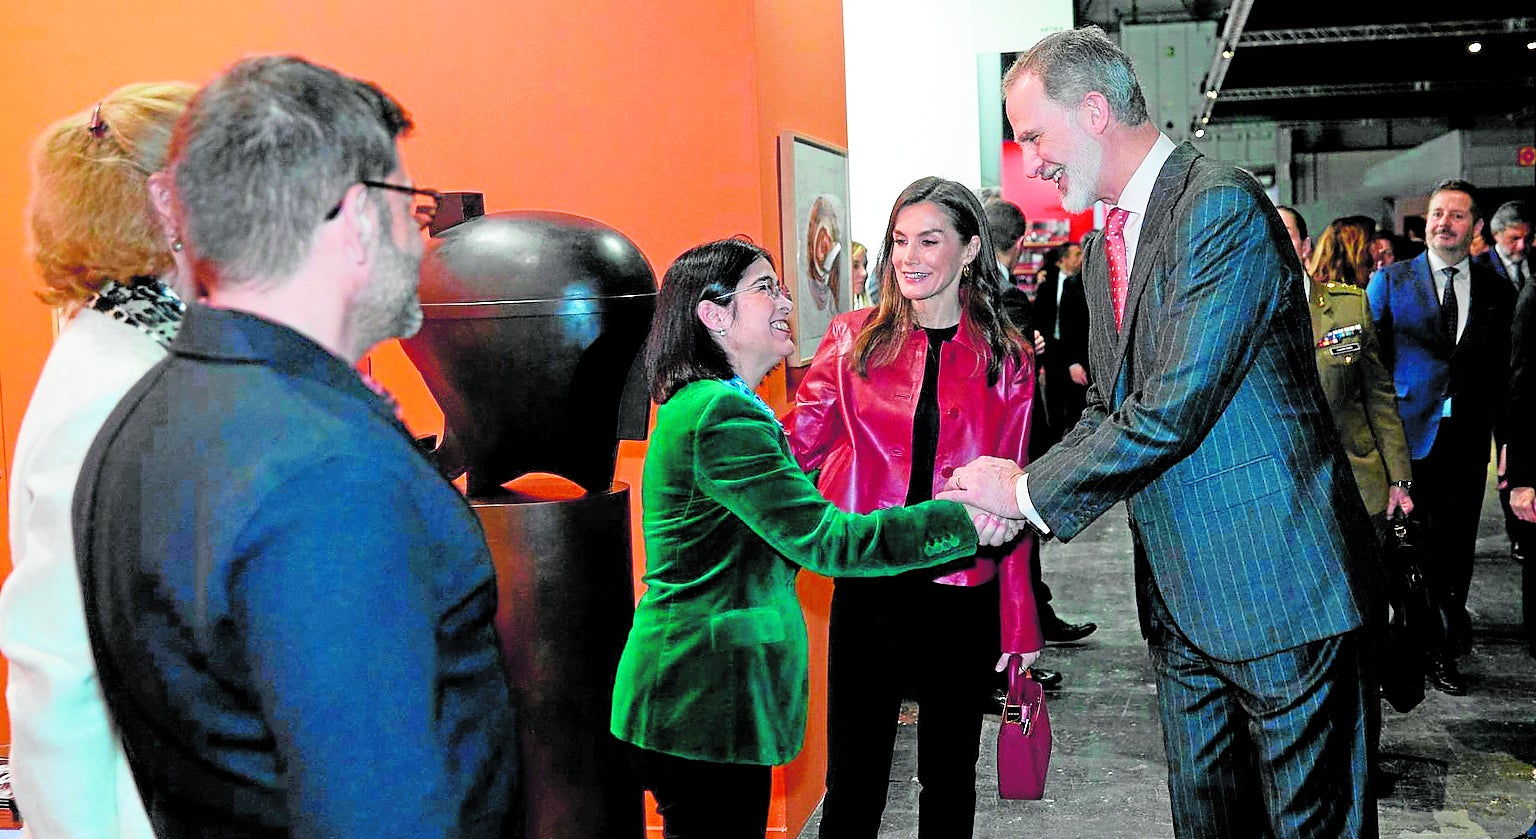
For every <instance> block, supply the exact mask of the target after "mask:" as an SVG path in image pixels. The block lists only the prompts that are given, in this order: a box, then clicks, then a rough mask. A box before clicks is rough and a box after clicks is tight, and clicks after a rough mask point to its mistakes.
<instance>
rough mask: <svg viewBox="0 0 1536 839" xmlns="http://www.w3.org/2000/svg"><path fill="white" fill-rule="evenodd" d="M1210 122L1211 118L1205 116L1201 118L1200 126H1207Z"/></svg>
mask: <svg viewBox="0 0 1536 839" xmlns="http://www.w3.org/2000/svg"><path fill="white" fill-rule="evenodd" d="M1210 121H1211V118H1210V117H1209V116H1203V117H1201V118H1200V124H1201V125H1206V124H1208V123H1209V122H1210Z"/></svg>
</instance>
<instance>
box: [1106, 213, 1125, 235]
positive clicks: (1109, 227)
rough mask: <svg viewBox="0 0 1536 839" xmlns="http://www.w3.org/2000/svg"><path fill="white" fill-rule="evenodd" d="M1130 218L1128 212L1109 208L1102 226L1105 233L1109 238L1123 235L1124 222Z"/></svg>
mask: <svg viewBox="0 0 1536 839" xmlns="http://www.w3.org/2000/svg"><path fill="white" fill-rule="evenodd" d="M1130 217H1131V214H1130V212H1129V211H1128V210H1125V209H1123V208H1121V207H1110V208H1109V218H1108V220H1107V221H1106V223H1105V226H1104V230H1105V232H1107V233H1108V234H1109V235H1111V236H1123V235H1125V222H1126V220H1127V219H1129V218H1130Z"/></svg>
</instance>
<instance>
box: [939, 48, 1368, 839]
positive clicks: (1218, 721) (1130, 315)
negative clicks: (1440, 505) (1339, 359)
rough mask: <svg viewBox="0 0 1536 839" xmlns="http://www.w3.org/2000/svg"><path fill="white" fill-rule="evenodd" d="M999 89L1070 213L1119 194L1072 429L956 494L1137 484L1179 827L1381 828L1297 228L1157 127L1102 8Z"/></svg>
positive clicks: (1090, 491)
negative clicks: (1293, 235)
mask: <svg viewBox="0 0 1536 839" xmlns="http://www.w3.org/2000/svg"><path fill="white" fill-rule="evenodd" d="M1003 89H1004V91H1005V93H1006V96H1007V113H1008V117H1009V121H1010V122H1011V123H1012V125H1013V130H1014V136H1015V138H1016V140H1017V141H1018V142H1019V144H1020V146H1021V147H1022V149H1023V160H1024V167H1025V173H1026V174H1028V175H1030V176H1032V177H1039V178H1045V179H1048V180H1054V181H1055V182H1056V184H1057V188H1058V189H1059V190H1060V192H1061V194H1062V204H1063V206H1064V207H1065V208H1066V209H1067V210H1069V211H1071V212H1081V211H1083V210H1085V209H1087V208H1088V207H1091V206H1092V205H1093V203H1094V202H1095V201H1099V200H1103V201H1104V202H1106V203H1107V204H1111V205H1113V208H1112V209H1111V210H1110V212H1109V224H1108V225H1107V228H1106V232H1105V234H1104V235H1093V236H1090V237H1089V238H1088V240H1087V241H1086V243H1085V246H1084V249H1085V257H1084V268H1083V280H1084V288H1085V291H1086V293H1087V297H1088V307H1089V336H1090V338H1089V366H1090V378H1091V380H1092V383H1093V384H1092V386H1091V387H1090V389H1089V394H1088V407H1087V410H1086V412H1085V413H1084V415H1083V418H1082V420H1081V421H1080V422H1079V423H1078V425H1077V426H1076V428H1074V429H1073V431H1072V432H1071V433H1070V434H1069V435H1068V436H1067V437H1066V438H1065V439H1064V440H1062V442H1061V443H1060V444H1058V445H1057V446H1055V447H1054V448H1052V449H1051V450H1050V451H1048V452H1046V453H1045V454H1044V455H1043V456H1041V457H1040V458H1039V459H1037V460H1036V461H1034V462H1033V463H1031V464H1030V465H1029V466H1028V467H1027V469H1021V468H1019V467H1018V466H1017V465H1015V464H1014V463H1012V462H1010V461H1006V460H999V459H988V458H983V459H981V460H978V461H976V462H975V463H972V464H971V465H968V466H966V467H962V468H961V469H958V470H956V471H955V473H954V476H953V477H952V478H951V480H950V487H951V491H950V492H946V493H944V497H958V498H965V499H968V500H971V501H973V502H975V503H978V504H980V505H981V506H985V507H988V508H990V509H993V510H994V511H996V512H998V513H1000V514H1003V515H1011V516H1014V517H1019V516H1022V517H1024V518H1027V519H1028V520H1029V521H1030V522H1031V523H1032V524H1033V525H1034V526H1035V527H1036V528H1037V529H1038V530H1040V531H1041V532H1042V533H1045V534H1048V535H1054V536H1056V537H1057V538H1060V539H1062V540H1068V539H1071V538H1072V537H1073V536H1075V535H1076V534H1077V533H1079V532H1080V531H1081V530H1082V529H1083V528H1084V527H1085V526H1087V525H1088V524H1089V523H1090V522H1092V521H1093V520H1094V519H1095V518H1097V517H1098V516H1099V515H1101V514H1103V513H1104V512H1105V511H1106V510H1107V509H1109V508H1110V507H1111V506H1113V505H1114V504H1115V503H1117V502H1119V501H1122V500H1123V501H1125V502H1126V504H1127V508H1128V511H1129V516H1130V527H1131V533H1132V535H1133V539H1134V553H1135V565H1136V577H1137V600H1138V606H1139V608H1140V613H1141V620H1142V628H1143V632H1144V634H1145V635H1146V637H1147V642H1148V645H1149V647H1150V650H1151V657H1152V662H1153V665H1154V668H1155V670H1156V672H1157V683H1158V700H1159V706H1160V709H1161V715H1162V723H1163V739H1164V745H1165V748H1166V751H1167V755H1168V769H1169V779H1168V787H1169V793H1170V798H1171V800H1172V806H1173V821H1174V830H1175V834H1176V835H1177V836H1179V837H1236V836H1265V835H1273V836H1276V837H1329V839H1336V837H1344V836H1351V837H1354V836H1370V837H1374V836H1375V835H1376V832H1377V822H1376V808H1375V802H1374V800H1373V799H1372V797H1371V795H1370V792H1369V789H1368V784H1367V780H1368V775H1369V772H1368V762H1369V761H1368V755H1367V753H1368V750H1369V741H1370V740H1371V739H1372V737H1373V735H1372V733H1371V732H1372V729H1373V725H1372V721H1373V720H1374V718H1375V715H1376V708H1377V707H1378V706H1377V698H1376V693H1375V689H1374V686H1373V680H1372V679H1370V678H1369V673H1368V668H1367V666H1366V658H1365V646H1366V645H1365V641H1364V635H1365V634H1366V633H1365V630H1364V629H1362V627H1363V626H1365V625H1366V623H1367V622H1368V621H1369V619H1370V617H1371V616H1372V615H1373V614H1374V612H1375V610H1376V609H1377V608H1378V603H1379V602H1380V597H1379V594H1378V593H1379V590H1380V574H1379V571H1378V568H1377V564H1376V563H1377V559H1376V556H1375V548H1374V539H1373V536H1372V533H1371V527H1370V523H1369V521H1368V519H1367V516H1366V512H1365V509H1364V507H1363V506H1362V504H1361V502H1360V498H1359V495H1358V493H1357V492H1356V490H1355V484H1354V478H1353V477H1352V476H1351V473H1350V469H1349V466H1348V463H1347V461H1346V460H1345V458H1344V453H1343V450H1342V448H1341V447H1340V444H1339V442H1338V437H1337V435H1336V434H1334V433H1333V430H1332V426H1331V420H1330V419H1329V416H1328V408H1327V403H1326V402H1325V400H1324V397H1323V392H1322V388H1321V386H1320V385H1319V383H1318V378H1317V370H1316V367H1315V365H1314V364H1313V361H1312V354H1313V352H1314V349H1313V347H1312V337H1311V325H1310V321H1309V320H1308V314H1307V308H1306V300H1305V297H1304V293H1303V289H1304V288H1305V284H1304V283H1303V282H1302V269H1301V265H1300V263H1298V262H1297V259H1296V254H1295V251H1294V250H1293V249H1292V247H1291V245H1290V241H1289V239H1288V237H1287V234H1286V230H1285V226H1284V224H1283V223H1282V222H1281V219H1280V217H1279V215H1278V214H1277V213H1276V212H1275V210H1274V206H1273V205H1272V204H1271V202H1270V201H1269V200H1268V198H1266V196H1265V195H1264V193H1263V191H1262V190H1261V189H1260V187H1259V186H1258V184H1257V183H1255V182H1254V181H1253V179H1252V178H1251V177H1249V176H1248V175H1247V174H1245V173H1242V172H1240V171H1239V170H1236V169H1234V168H1232V167H1230V166H1226V165H1223V164H1220V163H1217V162H1215V161H1212V160H1210V159H1208V158H1205V157H1202V156H1201V155H1200V154H1199V152H1197V151H1195V149H1194V147H1192V146H1190V145H1187V144H1186V145H1183V146H1177V147H1176V146H1175V145H1174V143H1173V142H1172V141H1171V140H1169V139H1168V138H1167V137H1166V136H1164V135H1163V134H1162V133H1161V132H1159V131H1158V130H1157V128H1156V126H1155V125H1153V124H1152V123H1151V122H1150V121H1149V120H1148V116H1147V112H1146V104H1145V100H1144V98H1143V96H1142V93H1141V89H1140V85H1139V83H1138V82H1137V79H1136V74H1135V70H1134V69H1133V68H1132V66H1131V64H1130V61H1129V59H1128V58H1126V56H1125V54H1124V53H1123V52H1121V51H1120V50H1119V48H1118V47H1116V46H1115V45H1114V43H1113V42H1111V41H1110V40H1109V39H1108V38H1107V37H1106V36H1105V35H1104V33H1103V32H1102V31H1101V30H1099V29H1097V28H1095V27H1089V28H1086V29H1082V30H1075V31H1066V32H1057V33H1054V34H1052V35H1049V36H1047V37H1046V38H1044V39H1043V40H1041V42H1040V43H1039V44H1038V45H1036V46H1035V47H1034V48H1033V49H1032V50H1030V51H1029V52H1028V53H1026V54H1024V55H1023V56H1022V57H1020V59H1019V61H1018V62H1017V63H1016V64H1015V65H1014V67H1013V68H1012V69H1011V70H1010V71H1009V73H1008V75H1007V76H1006V77H1005V78H1004V82H1003Z"/></svg>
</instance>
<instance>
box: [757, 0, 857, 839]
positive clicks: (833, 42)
mask: <svg viewBox="0 0 1536 839" xmlns="http://www.w3.org/2000/svg"><path fill="white" fill-rule="evenodd" d="M756 22H757V33H756V34H757V55H758V99H757V101H758V121H759V129H760V130H759V131H758V150H759V171H760V178H759V181H758V182H759V184H760V186H761V190H762V193H761V195H762V198H761V206H762V229H763V236H764V239H763V241H764V242H766V243H768V246H769V248H770V249H771V250H773V251H774V252H776V253H778V254H779V256H780V257H781V258H780V261H779V264H780V267H781V269H782V266H783V264H784V260H783V258H782V257H783V251H782V249H781V248H780V247H779V244H780V243H779V227H780V225H779V188H778V178H777V177H776V174H777V160H778V152H777V143H778V133H779V132H780V131H784V130H794V131H798V132H800V133H802V134H808V135H810V136H812V137H815V138H816V139H819V140H824V141H826V142H829V143H832V144H833V145H837V146H841V147H842V148H845V149H846V148H847V147H848V122H847V116H846V115H847V112H848V102H847V88H846V86H845V84H844V71H843V14H842V3H841V0H773V2H767V0H760V1H759V2H758V3H757V4H756ZM781 369H782V368H781ZM783 394H784V377H783V375H782V374H775V375H774V376H773V377H771V378H770V381H769V384H768V386H767V387H765V388H764V395H765V398H766V399H768V400H769V402H770V403H772V404H775V405H778V404H780V403H779V402H777V401H776V400H777V399H780V398H783ZM786 407H787V406H786ZM799 592H800V600H801V604H802V606H803V607H804V610H805V621H806V628H807V629H808V630H809V633H810V641H811V694H810V698H811V708H810V713H809V715H808V716H807V720H808V722H807V725H806V733H805V749H804V750H803V751H802V752H801V753H800V757H798V758H797V759H796V760H795V761H794V762H793V763H791V764H789V765H788V766H786V767H784V769H783V770H782V771H780V772H778V773H777V774H778V775H779V778H778V779H777V780H778V781H779V782H780V783H781V784H782V787H783V790H784V805H785V811H786V820H787V824H786V833H785V834H784V835H786V836H790V837H794V836H799V835H800V829H801V827H802V826H803V825H804V823H805V820H806V818H808V817H809V815H810V814H811V812H812V811H814V810H815V809H816V805H817V803H819V802H820V800H821V794H822V790H823V789H824V781H825V779H826V769H827V754H826V753H827V747H826V743H827V713H826V707H827V670H826V661H827V652H826V645H827V619H828V615H829V611H830V607H831V602H832V584H831V581H830V580H828V579H826V578H825V577H820V576H817V575H815V574H811V573H809V572H806V573H802V574H801V575H800V580H799ZM775 800H776V801H777V796H776V797H775ZM770 824H776V822H775V821H770Z"/></svg>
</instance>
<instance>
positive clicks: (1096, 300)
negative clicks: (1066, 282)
mask: <svg viewBox="0 0 1536 839" xmlns="http://www.w3.org/2000/svg"><path fill="white" fill-rule="evenodd" d="M1082 279H1083V297H1084V298H1085V299H1086V301H1087V303H1088V358H1089V359H1090V361H1089V366H1090V367H1091V368H1092V376H1093V379H1094V380H1095V381H1101V382H1103V383H1104V390H1103V391H1102V396H1103V398H1104V399H1105V401H1106V402H1108V403H1109V404H1111V405H1113V404H1115V401H1114V394H1115V381H1116V379H1118V377H1119V370H1120V367H1119V365H1118V364H1113V365H1112V362H1114V360H1115V358H1116V355H1115V351H1116V341H1117V340H1118V336H1117V335H1116V334H1115V315H1114V303H1112V302H1111V301H1110V299H1109V258H1108V256H1107V254H1106V252H1105V244H1104V234H1103V233H1101V232H1097V231H1095V232H1093V233H1090V234H1088V235H1087V236H1085V237H1084V238H1083V267H1082Z"/></svg>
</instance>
